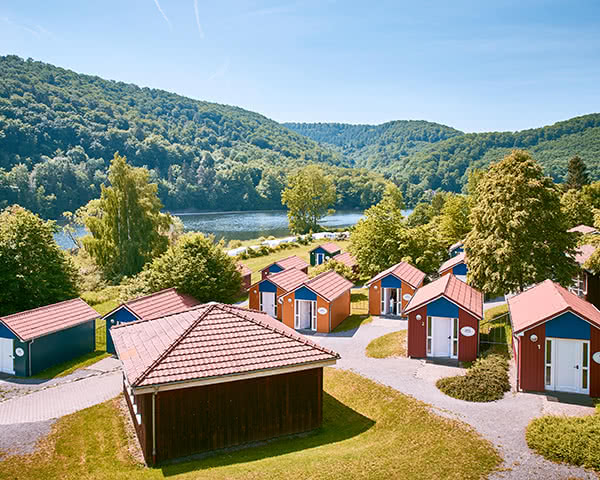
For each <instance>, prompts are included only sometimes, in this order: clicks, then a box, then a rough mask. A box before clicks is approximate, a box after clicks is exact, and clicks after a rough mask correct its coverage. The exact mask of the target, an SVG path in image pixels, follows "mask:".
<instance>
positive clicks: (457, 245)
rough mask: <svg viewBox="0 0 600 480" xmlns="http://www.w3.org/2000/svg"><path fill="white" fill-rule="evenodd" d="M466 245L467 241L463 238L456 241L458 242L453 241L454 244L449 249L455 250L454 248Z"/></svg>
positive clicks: (450, 250)
mask: <svg viewBox="0 0 600 480" xmlns="http://www.w3.org/2000/svg"><path fill="white" fill-rule="evenodd" d="M464 246H465V242H463V241H462V240H461V241H460V242H456V243H453V244H452V245H450V248H449V249H448V251H449V252H453V251H454V250H457V249H459V248H460V247H464Z"/></svg>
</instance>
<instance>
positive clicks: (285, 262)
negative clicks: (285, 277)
mask: <svg viewBox="0 0 600 480" xmlns="http://www.w3.org/2000/svg"><path fill="white" fill-rule="evenodd" d="M273 265H279V266H280V267H281V268H282V269H283V270H287V269H288V268H297V269H298V270H302V269H304V268H308V263H307V262H305V261H304V260H302V259H301V258H300V257H298V256H297V255H292V256H290V257H286V258H283V259H281V260H277V261H276V262H273V263H271V264H269V265H267V266H266V267H265V268H263V269H261V272H262V271H263V270H267V269H268V268H270V267H272V266H273Z"/></svg>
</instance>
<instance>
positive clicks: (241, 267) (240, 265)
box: [236, 262, 252, 277]
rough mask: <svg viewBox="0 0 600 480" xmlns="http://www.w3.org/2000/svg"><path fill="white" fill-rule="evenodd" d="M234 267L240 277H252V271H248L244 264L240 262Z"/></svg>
mask: <svg viewBox="0 0 600 480" xmlns="http://www.w3.org/2000/svg"><path fill="white" fill-rule="evenodd" d="M236 267H237V269H238V271H239V272H240V273H241V275H242V277H246V276H248V275H252V270H250V269H249V268H248V267H247V266H246V265H245V264H243V263H242V262H237V263H236Z"/></svg>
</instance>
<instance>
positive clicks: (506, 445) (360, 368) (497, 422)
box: [312, 318, 598, 480]
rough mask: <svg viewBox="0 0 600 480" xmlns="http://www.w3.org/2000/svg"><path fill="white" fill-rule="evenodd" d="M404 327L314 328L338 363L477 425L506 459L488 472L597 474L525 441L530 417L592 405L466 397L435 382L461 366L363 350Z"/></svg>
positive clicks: (577, 411)
mask: <svg viewBox="0 0 600 480" xmlns="http://www.w3.org/2000/svg"><path fill="white" fill-rule="evenodd" d="M401 329H406V321H405V320H389V319H382V318H375V319H374V320H373V322H372V323H370V324H367V325H362V326H361V327H360V328H359V329H358V330H357V331H356V332H354V334H353V335H351V334H349V333H348V332H341V333H340V334H330V335H327V336H321V335H319V334H316V335H314V336H313V337H312V338H313V339H314V340H315V341H317V342H318V343H320V344H322V345H324V346H326V347H329V348H331V349H333V350H335V351H337V352H338V353H339V354H340V355H341V356H342V359H341V360H340V361H339V362H338V365H337V367H338V368H343V369H347V370H352V371H355V372H357V373H359V374H360V375H363V376H365V377H368V378H371V379H373V380H375V381H377V382H380V383H382V384H385V385H389V386H391V387H393V388H395V389H396V390H398V391H400V392H402V393H405V394H407V395H411V396H413V397H414V398H416V399H418V400H422V401H424V402H426V403H428V404H429V405H432V410H433V411H434V412H435V413H437V414H439V415H443V416H447V417H450V418H455V419H458V420H462V421H464V422H465V423H467V424H469V425H471V426H472V427H473V428H475V430H477V431H478V432H479V433H480V434H481V435H482V436H483V437H485V438H486V439H487V440H489V441H490V442H491V443H492V444H493V445H494V446H496V448H497V449H498V451H499V452H500V454H501V456H502V458H503V459H504V464H503V465H502V469H503V470H504V471H499V472H495V473H494V474H493V475H492V476H491V477H490V478H493V479H524V478H527V479H536V478H539V479H545V480H546V479H563V478H569V477H571V478H572V477H575V478H585V479H588V478H589V479H597V478H598V477H597V476H596V475H595V474H594V473H592V472H590V471H586V470H584V469H582V468H577V467H570V466H567V465H562V464H555V463H552V462H549V461H547V460H545V459H544V458H542V457H541V456H539V455H537V454H535V453H533V451H531V450H530V449H529V448H528V447H527V444H526V442H525V427H526V426H527V424H528V423H529V422H530V420H531V419H532V418H534V417H538V416H540V415H544V414H566V415H584V414H588V413H592V412H593V409H592V408H589V407H582V406H578V405H567V404H562V403H557V402H553V401H551V399H549V397H547V396H546V395H535V394H525V393H516V392H509V393H507V394H506V395H505V396H504V398H503V399H502V400H499V401H496V402H490V403H472V402H464V401H461V400H456V399H454V398H451V397H448V396H446V395H444V394H443V393H442V392H440V391H439V390H438V389H437V387H436V386H435V381H436V380H437V379H438V378H441V377H446V376H451V375H456V374H457V373H462V372H464V370H463V369H459V368H456V367H447V366H441V365H434V364H431V363H427V362H425V361H423V360H412V359H408V358H390V359H373V358H368V357H366V356H365V354H364V350H365V347H366V346H367V345H368V343H369V342H370V341H371V340H372V339H374V338H377V337H379V336H381V335H385V334H386V333H390V332H393V331H396V330H401Z"/></svg>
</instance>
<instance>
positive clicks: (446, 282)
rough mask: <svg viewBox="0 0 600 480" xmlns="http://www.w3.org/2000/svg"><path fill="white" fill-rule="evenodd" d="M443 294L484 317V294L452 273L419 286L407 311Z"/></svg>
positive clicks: (478, 316)
mask: <svg viewBox="0 0 600 480" xmlns="http://www.w3.org/2000/svg"><path fill="white" fill-rule="evenodd" d="M441 296H443V297H446V298H447V299H448V300H450V301H451V302H454V303H456V304H457V305H458V306H459V307H461V308H462V309H463V310H467V311H468V312H470V313H472V314H473V315H475V316H476V317H477V318H480V319H481V318H483V294H482V293H481V292H480V291H479V290H476V289H474V288H473V287H471V286H470V285H467V284H466V283H465V282H463V281H462V280H459V279H458V278H456V277H455V276H454V275H452V274H450V275H444V276H443V277H440V278H438V279H437V280H436V281H434V282H431V283H430V284H428V285H425V286H424V287H421V288H419V289H418V290H417V291H416V293H415V294H414V295H413V297H412V298H411V299H410V302H408V305H406V313H409V312H412V311H414V310H416V309H417V308H419V307H422V306H423V305H426V304H428V303H430V302H431V301H433V300H436V299H437V298H439V297H441Z"/></svg>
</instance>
